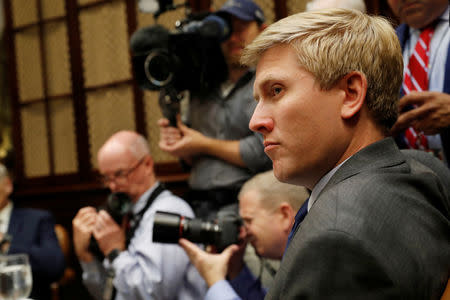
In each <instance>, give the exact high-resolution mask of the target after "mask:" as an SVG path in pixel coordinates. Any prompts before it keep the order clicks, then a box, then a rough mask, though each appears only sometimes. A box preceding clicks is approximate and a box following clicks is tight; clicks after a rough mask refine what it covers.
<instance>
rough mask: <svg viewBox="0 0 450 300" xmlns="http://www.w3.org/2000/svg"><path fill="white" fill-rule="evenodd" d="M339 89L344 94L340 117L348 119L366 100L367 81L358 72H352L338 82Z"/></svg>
mask: <svg viewBox="0 0 450 300" xmlns="http://www.w3.org/2000/svg"><path fill="white" fill-rule="evenodd" d="M339 85H340V87H341V88H342V89H343V90H344V92H345V99H344V101H343V103H342V107H341V117H342V118H343V119H350V118H352V117H353V116H355V115H356V114H357V113H358V112H359V111H360V110H361V108H362V106H363V104H364V101H365V99H366V92H367V79H366V76H365V75H364V74H363V73H361V72H358V71H353V72H350V73H348V74H347V75H345V76H344V77H343V78H342V79H341V81H340V82H339Z"/></svg>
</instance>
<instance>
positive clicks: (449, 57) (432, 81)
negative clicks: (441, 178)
mask: <svg viewBox="0 0 450 300" xmlns="http://www.w3.org/2000/svg"><path fill="white" fill-rule="evenodd" d="M388 3H389V5H390V7H391V9H392V11H393V12H394V13H395V14H396V15H397V16H398V17H399V18H400V22H401V23H402V24H400V26H399V27H398V28H397V36H398V37H399V39H400V44H401V46H402V50H403V63H404V79H403V84H402V88H401V99H400V104H399V110H400V116H399V117H398V120H397V123H396V124H395V125H394V127H393V128H392V133H393V134H394V135H395V136H396V141H397V143H398V144H399V146H400V147H401V148H412V149H421V150H425V151H429V152H433V153H435V154H436V155H437V156H438V157H439V158H441V159H443V160H445V161H446V163H447V165H449V166H450V164H449V163H450V51H449V42H450V28H449V2H448V1H447V0H423V1H408V0H388Z"/></svg>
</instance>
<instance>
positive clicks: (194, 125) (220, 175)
mask: <svg viewBox="0 0 450 300" xmlns="http://www.w3.org/2000/svg"><path fill="white" fill-rule="evenodd" d="M216 14H217V15H219V16H221V17H223V18H225V19H227V20H228V21H229V22H230V24H231V28H232V32H231V36H230V37H229V38H228V39H227V40H226V41H224V42H222V44H221V47H222V52H223V54H224V57H225V61H226V64H227V66H228V79H227V80H226V81H225V82H223V83H222V84H221V85H220V87H218V88H217V89H215V90H213V91H212V92H210V93H208V94H206V95H191V99H190V101H189V110H188V116H187V124H189V127H188V126H186V125H184V124H182V123H181V122H179V123H178V127H177V128H175V127H171V126H169V121H168V120H167V119H161V120H159V121H158V124H159V126H160V142H159V146H160V148H161V149H162V150H164V151H166V152H168V153H170V154H172V155H174V156H176V157H178V158H180V159H182V160H183V161H185V162H187V163H188V164H189V165H190V166H191V171H190V173H191V174H190V178H189V187H190V192H189V194H188V196H187V198H188V201H189V203H190V204H191V205H192V207H193V209H194V211H195V214H196V215H197V217H201V218H204V219H205V218H206V219H214V218H215V214H216V212H217V211H218V210H219V209H220V208H222V207H224V206H226V205H229V204H232V203H237V194H238V192H239V189H240V187H241V186H242V184H243V183H244V182H245V181H246V180H247V179H249V178H250V177H251V176H253V175H254V174H256V173H258V172H261V171H264V170H268V169H270V168H271V163H270V160H269V159H268V157H267V156H266V155H265V153H264V150H263V147H262V138H261V135H260V134H258V133H253V132H252V131H251V130H250V129H249V128H248V123H249V121H250V117H251V114H252V112H253V110H254V108H255V105H256V103H255V101H254V100H253V95H252V86H253V79H254V70H253V69H249V68H247V67H243V66H241V65H240V63H239V58H240V56H241V52H242V50H243V49H244V47H245V46H246V45H247V44H249V43H250V42H251V41H252V40H253V39H254V38H255V37H256V36H257V35H258V34H259V33H260V32H261V31H262V30H263V29H264V28H265V25H264V21H265V17H264V14H263V11H262V10H261V8H260V7H259V6H258V5H256V4H255V3H254V2H253V1H251V0H230V1H227V2H225V4H224V5H223V6H222V7H221V8H220V9H219V10H218V11H217V12H216Z"/></svg>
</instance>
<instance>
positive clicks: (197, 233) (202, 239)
mask: <svg viewBox="0 0 450 300" xmlns="http://www.w3.org/2000/svg"><path fill="white" fill-rule="evenodd" d="M241 225H242V221H241V218H240V217H239V216H238V215H237V214H236V213H235V212H233V211H226V212H223V211H221V212H219V214H218V217H217V221H216V222H207V221H203V220H201V219H191V218H187V217H184V216H181V215H179V214H174V213H169V212H163V211H158V212H156V214H155V221H154V223H153V241H154V242H160V243H178V240H179V239H180V238H185V239H187V240H190V241H191V242H194V243H201V244H206V245H214V246H216V248H217V250H218V251H222V250H223V249H225V248H226V247H227V246H229V245H231V244H237V243H238V242H239V229H240V227H241Z"/></svg>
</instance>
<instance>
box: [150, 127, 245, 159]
mask: <svg viewBox="0 0 450 300" xmlns="http://www.w3.org/2000/svg"><path fill="white" fill-rule="evenodd" d="M166 120H167V119H166ZM158 124H164V123H163V122H162V121H161V122H159V123H158ZM160 126H161V125H160ZM172 128H173V127H172ZM178 129H179V130H180V133H181V137H180V138H178V136H177V133H175V132H174V131H170V132H169V130H167V131H166V132H165V134H164V136H163V135H161V140H160V144H159V146H160V148H161V149H162V150H163V151H166V152H168V153H170V154H172V155H174V156H176V157H179V158H182V159H186V158H192V157H195V156H198V155H210V156H215V157H217V158H220V159H222V160H224V161H227V162H229V163H231V164H234V165H237V166H240V167H245V166H246V165H245V163H244V161H243V160H242V158H241V153H240V149H239V148H240V141H239V140H235V141H231V140H219V139H214V138H210V137H207V136H205V135H203V134H202V133H200V132H199V131H197V130H194V129H192V128H189V127H187V126H186V125H184V124H183V123H182V122H181V121H180V120H178Z"/></svg>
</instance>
